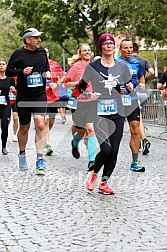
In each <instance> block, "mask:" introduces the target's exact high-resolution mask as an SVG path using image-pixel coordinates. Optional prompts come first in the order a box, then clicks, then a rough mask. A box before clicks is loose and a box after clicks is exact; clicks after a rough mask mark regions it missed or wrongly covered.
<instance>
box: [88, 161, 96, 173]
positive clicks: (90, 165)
mask: <svg viewBox="0 0 167 252" xmlns="http://www.w3.org/2000/svg"><path fill="white" fill-rule="evenodd" d="M94 163H95V161H89V163H88V172H89V171H92V170H94Z"/></svg>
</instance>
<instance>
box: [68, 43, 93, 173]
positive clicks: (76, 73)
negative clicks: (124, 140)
mask: <svg viewBox="0 0 167 252" xmlns="http://www.w3.org/2000/svg"><path fill="white" fill-rule="evenodd" d="M90 60H91V49H90V46H89V45H88V44H86V43H84V44H81V45H79V48H78V55H74V56H73V58H72V59H71V62H72V65H71V67H70V69H69V71H68V73H67V77H66V79H65V81H64V85H65V86H66V87H67V88H71V89H72V90H73V92H72V96H71V99H69V103H70V108H72V112H73V113H72V118H73V121H74V124H73V126H72V134H73V139H72V141H71V145H72V155H73V156H74V158H76V159H78V158H80V151H79V142H80V141H81V139H83V137H84V136H85V134H86V133H87V139H88V141H87V150H88V170H91V167H92V165H93V164H94V159H95V154H96V142H97V140H96V136H95V132H94V128H93V123H92V118H91V116H90V108H89V105H90V101H89V99H86V98H85V97H84V96H80V93H79V92H78V83H79V81H80V79H81V77H82V75H83V72H84V70H85V68H86V66H87V65H88V63H89V62H90ZM87 89H88V90H89V91H91V90H92V87H91V85H88V87H87ZM78 96H80V97H79V99H78V100H77V97H78ZM76 103H77V105H76Z"/></svg>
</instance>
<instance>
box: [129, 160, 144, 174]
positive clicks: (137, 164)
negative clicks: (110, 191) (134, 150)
mask: <svg viewBox="0 0 167 252" xmlns="http://www.w3.org/2000/svg"><path fill="white" fill-rule="evenodd" d="M130 171H135V172H145V167H144V166H142V165H141V162H140V161H139V160H137V161H136V162H132V164H131V167H130Z"/></svg>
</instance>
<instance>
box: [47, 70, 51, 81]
mask: <svg viewBox="0 0 167 252" xmlns="http://www.w3.org/2000/svg"><path fill="white" fill-rule="evenodd" d="M51 78H52V76H51V72H49V71H47V72H46V79H47V80H51Z"/></svg>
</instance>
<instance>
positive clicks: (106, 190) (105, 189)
mask: <svg viewBox="0 0 167 252" xmlns="http://www.w3.org/2000/svg"><path fill="white" fill-rule="evenodd" d="M99 190H100V192H101V193H103V194H115V192H114V190H113V189H112V188H110V187H109V186H108V184H107V182H104V183H101V184H100V185H99Z"/></svg>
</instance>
